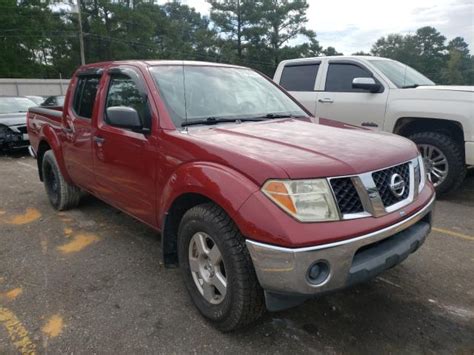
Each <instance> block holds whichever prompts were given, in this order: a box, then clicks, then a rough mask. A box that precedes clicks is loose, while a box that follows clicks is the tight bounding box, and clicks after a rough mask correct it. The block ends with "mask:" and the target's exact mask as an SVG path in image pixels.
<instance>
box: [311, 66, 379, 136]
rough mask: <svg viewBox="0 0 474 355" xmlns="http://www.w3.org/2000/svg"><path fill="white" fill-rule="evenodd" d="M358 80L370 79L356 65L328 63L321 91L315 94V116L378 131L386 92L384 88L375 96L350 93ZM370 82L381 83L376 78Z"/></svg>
mask: <svg viewBox="0 0 474 355" xmlns="http://www.w3.org/2000/svg"><path fill="white" fill-rule="evenodd" d="M361 77H362V78H366V77H370V78H373V77H374V76H373V75H372V73H371V72H370V71H369V70H368V69H366V68H364V67H362V66H360V65H359V64H356V63H349V62H347V61H342V62H341V61H336V62H334V61H330V62H329V66H328V70H327V72H326V80H325V87H324V91H322V92H319V93H318V101H317V104H316V116H317V117H320V118H328V119H331V120H336V121H341V122H344V123H348V124H351V125H355V126H363V127H367V128H371V129H376V130H381V129H382V128H383V122H384V119H385V107H386V104H387V98H388V88H387V87H384V88H383V90H381V91H380V92H377V93H371V92H368V91H364V90H361V89H353V88H352V80H353V79H354V78H361ZM374 79H375V80H377V81H378V82H379V83H381V81H380V80H378V78H374ZM381 84H382V85H383V83H381Z"/></svg>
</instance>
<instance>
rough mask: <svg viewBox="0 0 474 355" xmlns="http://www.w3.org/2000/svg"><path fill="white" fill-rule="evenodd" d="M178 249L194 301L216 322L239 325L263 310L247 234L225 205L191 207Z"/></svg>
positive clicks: (225, 326)
mask: <svg viewBox="0 0 474 355" xmlns="http://www.w3.org/2000/svg"><path fill="white" fill-rule="evenodd" d="M178 253H179V264H180V268H181V271H182V274H183V277H184V282H185V284H186V288H187V289H188V292H189V294H190V296H191V299H192V301H193V303H194V304H195V306H196V307H197V308H198V310H199V311H200V312H201V314H202V315H203V316H204V317H205V318H207V319H208V320H209V321H210V322H211V323H212V324H213V325H214V326H216V328H218V329H220V330H222V331H231V330H235V329H238V328H241V327H243V326H245V325H246V324H249V323H251V322H253V321H255V320H257V319H258V318H259V317H260V316H261V315H262V313H263V311H264V298H263V290H262V289H261V287H260V285H259V283H258V281H257V276H256V274H255V270H254V268H253V264H252V261H251V258H250V254H249V252H248V250H247V247H246V246H245V241H244V238H243V237H242V235H241V234H240V232H239V231H238V229H237V227H236V226H235V225H234V223H233V222H232V220H231V219H230V218H229V216H227V214H226V213H225V212H224V211H223V210H222V209H221V208H219V207H218V206H216V205H214V204H212V203H206V204H202V205H198V206H196V207H193V208H191V209H190V210H189V211H187V212H186V213H185V215H184V216H183V219H182V221H181V223H180V227H179V232H178Z"/></svg>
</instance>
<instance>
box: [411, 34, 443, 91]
mask: <svg viewBox="0 0 474 355" xmlns="http://www.w3.org/2000/svg"><path fill="white" fill-rule="evenodd" d="M445 41H446V37H444V36H443V35H441V34H440V33H439V32H438V31H437V30H436V29H435V28H434V27H429V26H426V27H422V28H419V29H418V30H417V31H416V34H415V35H414V36H413V42H414V45H415V48H416V55H417V61H416V63H415V64H413V66H414V68H415V69H417V70H419V71H420V72H422V73H423V74H425V75H426V76H428V77H429V78H430V79H432V80H433V81H434V82H440V81H441V70H440V69H441V68H443V67H444V65H445V62H446V46H445V44H444V43H445Z"/></svg>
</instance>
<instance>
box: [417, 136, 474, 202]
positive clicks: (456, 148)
mask: <svg viewBox="0 0 474 355" xmlns="http://www.w3.org/2000/svg"><path fill="white" fill-rule="evenodd" d="M409 138H410V139H411V140H412V141H413V142H415V143H416V145H417V146H418V149H419V150H420V153H421V156H422V157H423V162H424V163H425V169H426V173H427V174H428V178H429V179H430V180H431V182H432V183H433V185H434V187H435V188H436V192H437V193H438V194H443V193H445V192H449V191H452V190H455V189H457V188H458V187H459V186H460V185H461V184H462V182H463V180H464V177H465V176H466V165H465V163H464V153H463V149H462V147H461V146H460V145H459V144H458V143H457V142H456V141H455V140H454V139H453V138H451V137H449V136H447V135H445V134H442V133H438V132H420V133H416V134H413V135H412V136H410V137H409Z"/></svg>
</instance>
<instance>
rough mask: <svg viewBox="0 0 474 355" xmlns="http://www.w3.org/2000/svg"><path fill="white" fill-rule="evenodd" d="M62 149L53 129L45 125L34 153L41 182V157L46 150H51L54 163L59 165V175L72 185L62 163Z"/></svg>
mask: <svg viewBox="0 0 474 355" xmlns="http://www.w3.org/2000/svg"><path fill="white" fill-rule="evenodd" d="M62 148H63V147H62V145H61V142H60V140H59V138H58V136H57V134H56V132H55V131H54V129H53V128H51V127H50V126H48V125H45V126H44V128H43V130H42V132H41V138H40V141H39V143H38V149H37V152H36V159H37V163H38V172H39V177H40V180H41V181H43V173H42V163H43V156H44V153H46V151H47V150H50V149H51V150H52V151H53V152H54V156H55V158H56V161H57V163H58V165H59V169H60V170H61V174H62V175H63V177H64V179H65V180H66V181H67V182H68V183H72V180H71V177H70V176H69V174H68V172H67V169H66V164H65V161H64V156H63V151H62Z"/></svg>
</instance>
